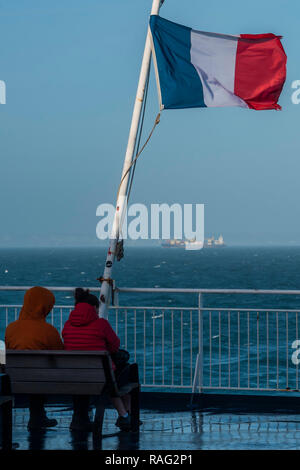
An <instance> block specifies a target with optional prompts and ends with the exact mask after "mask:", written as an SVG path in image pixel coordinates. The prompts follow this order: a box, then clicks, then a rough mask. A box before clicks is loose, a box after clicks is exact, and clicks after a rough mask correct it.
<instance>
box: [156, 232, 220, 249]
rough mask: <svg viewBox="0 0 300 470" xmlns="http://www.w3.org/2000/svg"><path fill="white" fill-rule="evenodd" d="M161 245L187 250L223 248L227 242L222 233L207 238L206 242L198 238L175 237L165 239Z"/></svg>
mask: <svg viewBox="0 0 300 470" xmlns="http://www.w3.org/2000/svg"><path fill="white" fill-rule="evenodd" d="M199 245H202V246H199ZM161 246H162V247H163V248H184V249H186V250H192V249H200V248H223V247H225V246H226V244H225V242H224V238H223V235H220V236H219V237H218V238H215V237H214V236H212V237H209V238H205V240H204V243H203V242H199V241H197V240H196V239H192V240H179V239H174V238H173V239H170V240H164V241H163V242H162V244H161Z"/></svg>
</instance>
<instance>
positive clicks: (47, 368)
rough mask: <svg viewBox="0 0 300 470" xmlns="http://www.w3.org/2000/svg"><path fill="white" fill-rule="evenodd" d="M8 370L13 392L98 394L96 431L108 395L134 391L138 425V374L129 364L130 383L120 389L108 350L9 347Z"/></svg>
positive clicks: (133, 419) (135, 423)
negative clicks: (22, 348) (18, 348)
mask: <svg viewBox="0 0 300 470" xmlns="http://www.w3.org/2000/svg"><path fill="white" fill-rule="evenodd" d="M5 370H6V373H7V374H8V375H9V377H10V380H11V388H12V393H13V395H15V394H30V395H31V394H38V395H91V396H96V397H98V399H97V403H96V414H95V420H94V432H95V433H97V434H98V433H99V434H100V435H101V434H102V424H103V417H104V412H105V406H106V405H105V402H106V400H105V395H106V392H108V393H109V394H110V395H111V396H114V397H122V396H123V395H125V394H127V393H130V395H131V407H132V410H131V423H132V429H133V430H134V431H137V430H138V429H139V411H140V405H139V391H140V386H139V377H138V367H137V364H132V365H131V368H130V372H131V374H130V381H131V382H130V384H129V385H128V386H126V387H123V388H121V389H118V386H117V383H116V379H115V374H114V371H113V368H112V361H111V358H110V355H109V353H108V352H106V351H32V350H26V351H19V350H7V351H6V366H5Z"/></svg>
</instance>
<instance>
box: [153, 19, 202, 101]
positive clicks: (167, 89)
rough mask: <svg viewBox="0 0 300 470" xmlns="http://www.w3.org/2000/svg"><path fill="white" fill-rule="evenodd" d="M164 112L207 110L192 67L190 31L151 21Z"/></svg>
mask: <svg viewBox="0 0 300 470" xmlns="http://www.w3.org/2000/svg"><path fill="white" fill-rule="evenodd" d="M150 28H151V32H152V37H153V42H154V49H155V55H156V61H157V68H158V74H159V81H160V88H161V95H162V104H163V105H164V108H165V109H182V108H199V107H200V108H206V105H205V103H204V97H203V87H202V83H201V80H200V77H199V75H198V73H197V71H196V69H195V67H194V66H193V64H192V63H191V28H188V27H186V26H182V25H178V24H176V23H173V22H172V21H168V20H165V19H164V18H160V17H159V16H157V15H152V16H151V17H150Z"/></svg>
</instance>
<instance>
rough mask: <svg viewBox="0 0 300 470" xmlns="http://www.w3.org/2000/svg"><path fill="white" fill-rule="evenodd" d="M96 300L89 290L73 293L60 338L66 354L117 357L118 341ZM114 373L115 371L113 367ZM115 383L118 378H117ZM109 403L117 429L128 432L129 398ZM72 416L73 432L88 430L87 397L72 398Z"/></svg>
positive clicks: (89, 427) (90, 425) (117, 398)
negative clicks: (105, 353) (96, 353)
mask: <svg viewBox="0 0 300 470" xmlns="http://www.w3.org/2000/svg"><path fill="white" fill-rule="evenodd" d="M98 309H99V300H98V299H97V297H96V296H95V295H92V294H90V293H89V291H88V290H84V289H81V288H77V289H76V290H75V308H74V310H72V312H71V313H70V316H69V319H68V320H67V321H66V323H65V325H64V328H63V331H62V337H63V340H64V348H65V349H66V350H69V351H74V350H77V351H108V352H110V353H111V354H113V353H116V352H117V351H118V350H119V347H120V339H119V337H118V336H117V335H116V333H115V332H114V330H113V329H112V327H111V325H110V323H109V322H108V321H107V320H106V319H104V318H99V316H98ZM113 367H114V369H115V370H116V367H115V366H114V364H113ZM117 382H118V378H117ZM111 401H112V403H113V405H114V406H115V408H116V410H117V411H118V414H119V417H118V419H117V422H116V425H117V426H118V427H120V428H121V429H123V430H129V429H130V428H131V423H130V416H129V413H130V411H131V410H130V396H128V395H127V396H125V397H122V399H121V398H119V397H111ZM73 403H74V413H73V418H72V423H71V426H70V428H71V429H73V430H79V429H88V430H89V429H91V428H92V423H91V422H90V420H89V415H88V410H89V397H88V396H86V397H82V396H80V397H75V396H74V397H73Z"/></svg>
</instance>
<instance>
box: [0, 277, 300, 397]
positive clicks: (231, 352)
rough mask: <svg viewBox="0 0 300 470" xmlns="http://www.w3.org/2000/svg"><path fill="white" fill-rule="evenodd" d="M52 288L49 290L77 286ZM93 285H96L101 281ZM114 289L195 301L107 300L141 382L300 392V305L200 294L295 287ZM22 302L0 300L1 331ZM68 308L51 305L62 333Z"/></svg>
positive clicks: (267, 292) (160, 386) (175, 386)
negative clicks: (207, 300)
mask: <svg viewBox="0 0 300 470" xmlns="http://www.w3.org/2000/svg"><path fill="white" fill-rule="evenodd" d="M27 288H28V287H25V286H21V287H7V286H3V287H0V295H1V291H8V290H9V291H14V290H21V291H23V290H26V289H27ZM49 288H50V289H51V290H52V291H54V292H64V291H65V292H69V291H72V290H73V289H74V288H73V287H69V288H64V287H60V288H56V287H49ZM91 290H94V291H99V288H91ZM116 293H117V294H119V295H124V294H125V295H127V294H128V293H130V294H131V295H132V294H135V300H137V296H138V294H150V295H151V296H152V295H153V294H157V293H159V294H162V293H164V294H165V293H174V294H178V293H181V294H188V295H191V296H192V295H194V296H196V299H197V301H196V306H194V307H178V306H176V307H173V306H162V307H160V306H139V305H137V306H128V305H125V306H122V305H115V306H112V307H110V310H109V321H110V323H111V325H112V326H113V328H114V329H115V331H116V333H117V334H118V335H119V337H120V340H121V347H122V348H125V349H128V350H129V352H130V354H131V358H132V360H134V361H137V362H138V364H139V368H140V376H141V382H142V385H143V387H145V388H154V389H173V390H175V389H177V390H183V391H184V390H185V391H191V390H193V391H196V390H198V391H202V390H236V391H238V390H240V391H260V392H271V391H273V392H275V391H277V392H279V391H289V392H291V391H294V392H298V391H299V371H298V364H297V363H295V364H294V362H295V361H292V354H293V353H294V352H295V349H293V342H294V341H295V340H298V339H299V338H300V335H299V318H298V314H299V312H300V309H299V310H297V309H295V308H289V309H283V308H278V309H276V308H268V309H267V308H246V307H244V306H242V307H241V308H236V307H234V308H225V307H222V308H218V307H214V308H209V307H206V306H203V305H202V301H203V295H204V294H213V295H215V294H216V295H222V296H225V297H226V295H242V296H252V295H267V296H271V298H272V299H275V300H276V299H278V296H281V295H283V296H289V297H293V298H295V299H298V297H297V296H299V298H300V291H280V290H274V291H272V290H260V291H258V290H246V289H243V290H232V289H231V290H224V289H223V290H219V289H214V290H211V289H162V288H154V289H149V288H147V289H135V288H122V289H121V288H119V289H117V291H116ZM131 298H132V297H131ZM256 298H257V297H255V299H256ZM285 298H286V297H285ZM194 300H195V298H194ZM136 303H138V302H136ZM191 303H192V299H191ZM241 303H243V301H242V302H241ZM272 303H274V301H273V302H271V304H272ZM275 303H276V302H275ZM20 307H21V306H20V305H13V304H10V305H9V304H4V303H3V304H2V305H0V329H1V326H2V329H1V331H2V332H3V331H4V327H5V326H6V325H7V324H8V323H10V322H11V321H14V320H15V319H16V318H17V317H18V313H19V310H20ZM72 309H73V306H71V305H58V306H55V307H54V309H53V311H52V312H51V314H50V315H49V321H50V322H51V323H52V324H53V325H54V326H55V327H56V328H57V329H58V330H59V331H60V332H61V331H62V328H63V325H64V322H65V321H66V320H67V318H68V316H69V313H70V311H71V310H72ZM299 356H300V354H299ZM296 362H297V361H296Z"/></svg>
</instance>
